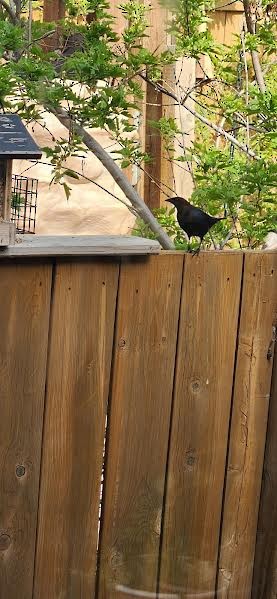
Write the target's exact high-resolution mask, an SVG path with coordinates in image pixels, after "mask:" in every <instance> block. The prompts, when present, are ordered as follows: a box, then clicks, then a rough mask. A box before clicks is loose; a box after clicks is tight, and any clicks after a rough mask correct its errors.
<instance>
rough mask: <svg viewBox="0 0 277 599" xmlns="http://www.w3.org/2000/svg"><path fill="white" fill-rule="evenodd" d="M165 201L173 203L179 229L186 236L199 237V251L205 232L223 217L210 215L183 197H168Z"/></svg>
mask: <svg viewBox="0 0 277 599" xmlns="http://www.w3.org/2000/svg"><path fill="white" fill-rule="evenodd" d="M166 202H170V204H173V205H174V206H175V208H177V220H178V223H179V225H180V227H181V229H183V231H185V233H186V234H187V236H188V238H189V239H190V238H191V237H200V246H199V248H198V250H197V252H199V251H200V248H201V244H202V241H203V238H204V237H205V235H206V233H208V231H209V230H210V228H211V227H213V225H215V224H216V223H218V222H219V221H220V220H224V218H225V217H223V218H217V217H216V216H210V214H207V213H206V212H203V210H201V209H200V208H197V207H196V206H193V205H192V204H190V203H189V202H188V201H187V200H185V198H181V197H176V198H169V199H168V200H166Z"/></svg>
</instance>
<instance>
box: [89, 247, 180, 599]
mask: <svg viewBox="0 0 277 599" xmlns="http://www.w3.org/2000/svg"><path fill="white" fill-rule="evenodd" d="M182 268H183V256H172V255H169V256H166V255H163V256H159V257H151V258H150V259H149V260H148V261H147V262H146V263H142V262H137V263H134V262H133V263H132V264H125V265H124V266H122V270H121V276H120V287H119V300H118V316H117V329H116V339H115V356H114V364H113V369H114V374H113V381H112V390H111V413H110V419H109V422H110V424H109V435H108V458H107V469H106V477H105V492H104V497H105V501H104V511H103V523H102V535H101V543H100V547H101V552H100V557H101V559H100V573H99V594H98V597H99V598H101V599H109V598H110V599H114V598H115V597H121V596H122V597H123V595H124V594H125V596H126V597H129V596H130V597H133V596H136V594H137V595H138V596H143V597H144V596H145V597H146V596H147V597H148V596H149V597H150V595H149V594H148V593H150V594H151V593H154V594H155V592H156V584H157V572H158V557H159V543H160V527H161V513H162V505H163V496H164V482H165V471H166V460H167V447H168V436H169V423H170V411H171V397H172V387H173V375H174V361H175V351H176V339H177V328H178V315H179V303H180V290H181V280H182ZM128 589H129V591H127V590H128ZM126 593H127V594H126Z"/></svg>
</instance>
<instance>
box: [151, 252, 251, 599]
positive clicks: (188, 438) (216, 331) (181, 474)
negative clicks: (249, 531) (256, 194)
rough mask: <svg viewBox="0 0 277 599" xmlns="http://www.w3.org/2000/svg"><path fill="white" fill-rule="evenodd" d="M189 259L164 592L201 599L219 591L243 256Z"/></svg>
mask: <svg viewBox="0 0 277 599" xmlns="http://www.w3.org/2000/svg"><path fill="white" fill-rule="evenodd" d="M185 260H186V262H185V274H184V287H183V294H182V306H181V319H180V325H179V344H178V350H177V365H176V380H175V391H174V404H173V421H172V432H171V442H170V454H169V465H168V479H167V480H168V484H167V495H166V504H165V514H164V532H163V543H162V552H161V571H160V585H159V589H160V591H161V593H172V596H173V597H175V596H176V597H178V598H180V599H181V598H183V597H184V598H185V597H186V598H187V597H189V598H192V597H193V598H194V597H195V598H197V599H198V598H202V597H209V598H210V597H213V596H214V591H215V579H216V569H217V552H218V539H219V531H220V517H221V503H222V494H223V484H224V472H225V462H226V452H227V438H228V426H229V417H230V403H231V394H232V380H233V365H234V359H235V347H236V336H237V325H238V313H239V300H240V288H241V275H242V256H241V255H227V254H221V255H219V254H205V253H202V254H200V255H199V257H197V258H196V257H193V256H186V258H185ZM161 596H162V595H161Z"/></svg>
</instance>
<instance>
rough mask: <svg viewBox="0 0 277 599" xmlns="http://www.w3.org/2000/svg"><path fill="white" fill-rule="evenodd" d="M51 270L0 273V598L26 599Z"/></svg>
mask: <svg viewBox="0 0 277 599" xmlns="http://www.w3.org/2000/svg"><path fill="white" fill-rule="evenodd" d="M51 274H52V267H51V265H50V264H45V263H41V262H40V263H36V264H34V263H32V264H30V263H29V264H12V265H7V264H1V266H0V331H1V343H0V598H1V599H19V597H20V599H31V596H32V584H33V570H34V553H35V539H36V526H37V506H38V494H39V473H40V458H41V436H42V426H43V410H44V393H45V374H46V360H47V344H48V325H49V307H50V296H51Z"/></svg>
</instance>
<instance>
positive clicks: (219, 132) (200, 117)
mask: <svg viewBox="0 0 277 599" xmlns="http://www.w3.org/2000/svg"><path fill="white" fill-rule="evenodd" d="M140 77H141V78H142V79H144V80H145V81H147V82H148V83H150V85H152V86H153V87H155V88H156V89H157V90H158V91H160V92H162V93H163V94H165V95H166V96H169V97H170V98H173V100H175V101H176V102H178V97H177V96H176V94H174V93H173V92H172V91H169V90H167V89H166V88H165V87H163V86H162V85H161V84H160V83H156V82H155V83H153V82H152V81H151V80H149V79H148V77H146V76H145V75H143V74H142V73H140ZM181 106H183V108H185V110H187V111H188V112H190V113H191V114H192V115H193V116H194V117H195V118H197V119H198V120H199V121H201V122H202V123H204V124H205V125H207V126H208V127H209V128H210V129H212V130H213V131H215V133H217V135H220V136H222V137H224V138H225V139H227V140H228V141H230V142H231V143H232V144H233V145H234V146H236V147H237V148H238V149H239V150H241V151H242V152H244V153H245V154H247V156H249V157H250V158H255V159H256V160H259V156H257V154H255V152H253V151H252V150H250V149H249V148H248V147H247V145H245V144H243V143H241V142H240V141H238V140H237V139H236V138H235V137H234V136H233V135H231V133H228V132H227V131H225V129H222V127H220V126H218V125H215V124H214V123H212V121H210V120H209V119H207V118H206V117H204V116H203V115H202V114H200V113H199V112H197V111H196V110H194V109H193V108H191V107H190V106H188V105H187V104H184V103H183V101H182V102H181Z"/></svg>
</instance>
